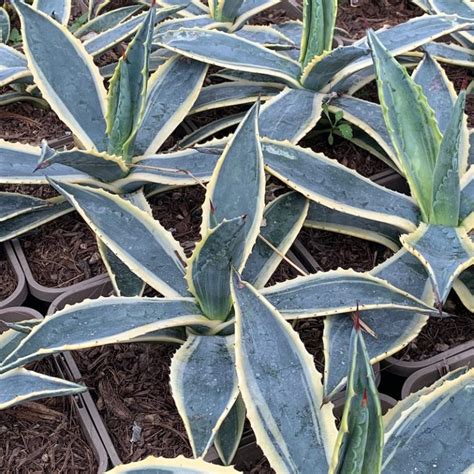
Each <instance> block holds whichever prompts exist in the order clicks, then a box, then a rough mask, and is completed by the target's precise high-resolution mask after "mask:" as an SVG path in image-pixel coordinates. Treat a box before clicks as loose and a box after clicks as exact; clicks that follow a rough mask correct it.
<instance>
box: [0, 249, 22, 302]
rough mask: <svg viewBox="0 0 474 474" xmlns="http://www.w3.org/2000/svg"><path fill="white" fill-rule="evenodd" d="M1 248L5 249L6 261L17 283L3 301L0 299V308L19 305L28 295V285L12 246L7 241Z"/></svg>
mask: <svg viewBox="0 0 474 474" xmlns="http://www.w3.org/2000/svg"><path fill="white" fill-rule="evenodd" d="M3 248H4V250H5V255H6V258H7V261H8V263H9V265H10V267H11V268H12V270H13V273H14V274H15V277H16V281H17V284H16V288H15V290H14V291H13V293H12V294H11V295H10V296H7V297H6V298H5V299H4V300H3V301H0V309H3V308H9V307H12V306H20V305H21V304H22V303H23V302H24V301H25V299H26V297H27V296H28V286H27V284H26V278H25V274H24V273H23V270H22V267H21V265H20V262H19V261H18V259H17V257H16V255H15V252H14V251H13V247H12V246H11V244H10V243H9V242H5V243H4V244H3Z"/></svg>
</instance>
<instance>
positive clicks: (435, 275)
mask: <svg viewBox="0 0 474 474" xmlns="http://www.w3.org/2000/svg"><path fill="white" fill-rule="evenodd" d="M369 41H370V43H371V46H372V54H373V57H374V63H375V65H376V70H377V83H378V87H379V97H380V102H381V104H382V105H381V108H382V110H383V114H384V118H385V121H386V124H387V126H386V131H387V132H386V135H387V140H389V141H390V143H391V146H393V147H394V153H395V156H396V157H397V158H396V164H397V167H398V168H399V169H400V170H401V172H402V173H403V175H404V176H405V177H406V178H407V181H408V185H409V188H410V191H411V196H406V195H403V194H400V193H398V192H395V191H392V190H389V189H386V188H384V187H382V186H380V185H377V184H375V183H373V182H372V181H370V180H368V179H366V178H363V177H361V176H360V175H359V174H357V173H356V172H354V171H352V170H349V169H347V168H345V167H344V166H342V165H340V164H338V163H337V162H335V161H334V160H330V159H328V158H327V157H325V156H324V155H323V154H321V153H314V152H313V151H311V150H309V149H304V148H301V147H298V146H295V145H292V144H291V143H289V142H278V141H275V140H269V139H263V142H262V148H263V153H264V160H265V165H266V169H267V171H268V172H269V173H271V174H272V175H274V176H276V177H277V178H279V179H281V180H282V181H283V182H284V183H285V184H287V185H288V186H289V187H291V188H293V189H295V190H297V191H299V192H301V193H302V194H303V195H304V196H306V197H307V198H309V199H311V200H312V201H313V202H312V203H311V205H310V209H309V212H308V217H307V221H306V225H308V226H310V227H315V228H320V229H327V230H332V231H336V232H342V233H346V234H349V235H354V236H357V237H360V238H365V239H368V240H373V241H376V242H379V243H381V244H383V245H385V246H387V247H389V248H390V249H392V250H393V251H394V252H396V253H395V254H394V256H393V257H391V258H389V259H388V260H387V261H385V262H384V263H382V264H381V265H379V266H377V267H375V268H374V269H373V270H372V271H371V274H372V275H374V276H378V277H380V278H383V279H386V280H387V281H389V282H390V283H392V284H393V285H395V286H396V287H398V288H401V289H404V290H405V291H408V292H410V293H411V294H413V295H415V296H417V297H418V298H421V299H423V300H424V301H425V302H426V303H428V304H435V303H437V304H438V306H439V307H441V306H442V305H443V303H444V302H445V300H446V298H447V296H448V294H449V291H450V290H451V288H452V287H453V285H454V288H455V289H456V291H458V294H459V295H460V297H461V298H462V301H463V303H464V304H465V305H466V307H467V308H468V309H470V310H471V311H472V309H473V301H474V298H473V295H472V287H473V272H472V268H470V267H471V266H472V265H473V263H474V244H473V242H472V241H471V239H470V237H469V235H468V232H469V231H471V229H472V228H473V222H474V221H473V216H474V198H473V194H472V193H473V189H474V187H473V186H472V182H473V179H472V178H473V167H472V165H471V164H469V143H468V129H467V124H466V117H465V115H464V111H463V108H464V102H465V92H464V91H463V92H461V94H459V97H456V94H455V92H454V88H453V87H452V85H451V84H450V83H449V81H448V80H447V78H446V76H445V75H444V74H443V73H442V70H441V68H439V66H438V65H437V64H436V62H435V61H434V60H433V59H431V58H430V57H429V56H427V57H425V59H424V60H423V61H422V62H421V63H420V65H419V67H418V68H417V70H416V71H415V73H414V77H410V76H409V75H408V73H407V71H406V69H405V68H403V67H402V66H401V65H400V64H398V63H397V61H396V60H395V59H394V58H393V56H392V55H390V53H389V52H388V51H387V50H386V48H384V47H383V45H382V44H381V42H380V41H379V40H378V37H377V35H375V34H373V33H370V35H369ZM424 91H427V92H428V94H429V95H428V98H427V96H426V95H425V93H424ZM433 91H436V93H433ZM433 109H434V110H435V112H434V111H433ZM364 321H365V322H366V323H367V324H368V325H369V326H370V327H371V328H372V330H373V331H374V332H375V333H376V334H377V336H378V337H377V338H371V339H369V340H368V350H369V354H370V357H371V360H372V362H375V361H378V360H381V359H384V358H385V357H387V356H388V355H391V354H393V353H395V352H397V351H399V350H400V349H401V348H403V347H404V346H405V345H407V344H408V342H409V341H411V340H412V339H413V338H415V337H416V336H417V334H418V333H419V331H420V330H421V328H422V327H423V326H424V325H425V324H426V321H427V318H426V317H425V316H423V315H419V314H413V313H412V314H407V313H403V312H399V311H389V312H385V313H383V312H377V314H375V313H373V314H372V313H371V312H370V311H369V312H366V313H365V314H364ZM350 332H351V326H350V324H348V320H347V317H346V316H335V317H332V318H327V319H326V320H325V336H324V343H325V361H326V366H325V370H326V377H325V389H326V394H327V395H330V394H331V393H333V392H334V390H336V389H337V388H338V387H339V386H340V384H341V383H342V381H343V377H344V374H345V370H344V360H345V352H344V349H343V348H344V347H346V346H347V343H345V341H348V339H349V337H350Z"/></svg>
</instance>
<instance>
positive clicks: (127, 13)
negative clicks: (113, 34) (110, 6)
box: [74, 5, 142, 38]
mask: <svg viewBox="0 0 474 474" xmlns="http://www.w3.org/2000/svg"><path fill="white" fill-rule="evenodd" d="M141 8H142V7H141V6H140V5H130V6H126V7H122V8H117V9H115V10H112V11H109V12H107V13H104V14H102V15H99V16H97V17H95V18H92V19H91V20H89V21H88V22H87V23H85V24H84V25H82V26H81V27H80V28H78V29H77V30H76V31H75V32H74V36H76V37H77V38H82V37H84V36H86V35H88V34H90V33H96V34H99V33H102V32H103V31H107V30H108V29H110V28H112V27H114V26H116V25H117V24H118V23H121V22H123V21H124V20H126V19H128V18H129V17H131V16H132V15H133V14H134V13H137V12H138V11H139V10H140V9H141Z"/></svg>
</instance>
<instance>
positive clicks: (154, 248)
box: [51, 181, 188, 296]
mask: <svg viewBox="0 0 474 474" xmlns="http://www.w3.org/2000/svg"><path fill="white" fill-rule="evenodd" d="M51 184H52V185H53V186H54V187H55V188H56V189H57V190H58V191H59V192H60V193H61V194H63V196H65V197H66V198H67V199H68V200H69V202H70V203H71V204H72V205H73V206H74V207H75V209H76V210H77V211H78V212H79V214H81V216H82V217H83V219H84V220H85V221H86V222H87V223H88V224H89V226H90V227H91V228H92V230H93V231H94V233H95V234H97V235H98V237H99V238H100V239H101V240H102V241H103V242H104V243H105V245H107V247H109V248H110V249H111V250H112V251H113V252H114V253H115V254H116V255H117V256H118V257H119V258H120V260H122V261H123V262H124V263H125V264H126V265H127V266H128V267H129V268H130V269H131V270H132V271H133V272H134V273H136V274H137V275H138V276H139V277H140V278H141V279H143V280H144V281H146V282H147V283H148V284H149V285H150V286H152V287H153V288H155V289H156V290H157V291H159V292H160V293H161V294H163V295H164V296H186V295H187V294H188V292H187V288H186V282H185V280H184V268H183V264H182V262H183V261H184V258H185V257H184V253H183V250H182V248H181V247H180V246H179V244H178V243H177V242H176V241H175V240H174V239H173V237H172V236H171V234H170V233H168V232H167V231H166V230H165V229H164V228H163V227H162V226H161V225H160V224H159V222H158V221H156V220H154V219H153V217H152V216H150V215H149V214H148V213H147V212H146V211H143V210H141V209H139V208H138V207H136V206H134V205H133V204H131V203H130V202H129V201H127V200H125V199H123V198H121V197H119V196H116V195H113V194H110V193H108V192H106V191H104V190H101V189H92V188H88V187H83V186H79V185H73V184H67V183H59V182H54V181H51ZM130 228H133V229H134V231H133V232H129V229H130ZM145 242H146V245H145Z"/></svg>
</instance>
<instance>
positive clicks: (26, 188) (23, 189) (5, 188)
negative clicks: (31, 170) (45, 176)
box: [0, 184, 59, 199]
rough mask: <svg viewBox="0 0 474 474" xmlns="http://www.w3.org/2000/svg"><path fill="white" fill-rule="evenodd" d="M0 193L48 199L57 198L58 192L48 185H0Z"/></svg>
mask: <svg viewBox="0 0 474 474" xmlns="http://www.w3.org/2000/svg"><path fill="white" fill-rule="evenodd" d="M0 191H2V192H8V193H21V194H27V195H28V196H34V197H36V198H40V199H49V198H52V197H55V196H59V194H58V192H57V191H56V190H55V189H54V188H53V187H51V186H48V185H39V186H38V185H32V184H0Z"/></svg>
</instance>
